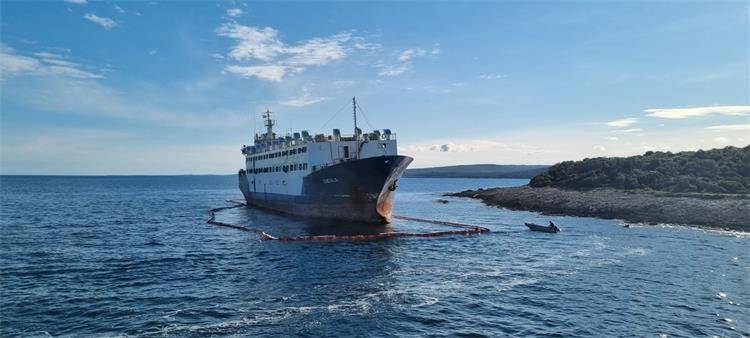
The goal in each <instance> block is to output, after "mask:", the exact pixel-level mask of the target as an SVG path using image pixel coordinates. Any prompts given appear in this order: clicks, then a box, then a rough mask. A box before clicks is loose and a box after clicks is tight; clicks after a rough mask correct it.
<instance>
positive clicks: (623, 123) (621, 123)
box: [607, 117, 638, 128]
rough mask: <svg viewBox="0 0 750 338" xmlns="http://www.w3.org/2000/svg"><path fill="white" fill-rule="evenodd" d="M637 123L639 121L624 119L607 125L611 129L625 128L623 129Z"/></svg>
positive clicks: (629, 118)
mask: <svg viewBox="0 0 750 338" xmlns="http://www.w3.org/2000/svg"><path fill="white" fill-rule="evenodd" d="M636 122H638V119H635V118H632V117H628V118H624V119H619V120H614V121H609V122H607V125H608V126H610V127H617V128H623V127H627V126H630V125H631V124H635V123H636Z"/></svg>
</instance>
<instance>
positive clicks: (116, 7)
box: [114, 5, 125, 13]
mask: <svg viewBox="0 0 750 338" xmlns="http://www.w3.org/2000/svg"><path fill="white" fill-rule="evenodd" d="M114 8H115V10H116V11H117V12H118V13H125V10H124V9H122V7H120V6H118V5H115V7H114Z"/></svg>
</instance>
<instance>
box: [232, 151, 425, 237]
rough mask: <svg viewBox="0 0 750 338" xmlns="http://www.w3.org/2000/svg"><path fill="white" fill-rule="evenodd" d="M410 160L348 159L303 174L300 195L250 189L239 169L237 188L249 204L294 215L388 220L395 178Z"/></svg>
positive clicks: (394, 156)
mask: <svg viewBox="0 0 750 338" xmlns="http://www.w3.org/2000/svg"><path fill="white" fill-rule="evenodd" d="M412 160H413V159H412V158H411V157H408V156H399V155H392V156H379V157H369V158H364V159H359V160H351V161H347V162H343V163H339V164H335V165H331V166H329V167H326V168H323V169H320V170H317V171H315V172H312V173H311V174H309V175H307V176H305V178H304V182H303V187H302V194H301V195H285V194H273V193H264V192H252V191H251V189H250V185H249V183H248V182H249V180H248V178H247V176H246V174H245V173H244V171H241V172H240V174H239V181H240V190H241V191H242V194H243V195H244V196H245V200H246V201H247V203H248V204H249V205H254V206H258V207H262V208H266V209H271V210H275V211H279V212H283V213H288V214H292V215H297V216H305V217H313V218H320V219H331V220H343V221H354V222H363V223H388V222H390V221H391V216H392V210H393V192H394V191H395V190H396V187H397V181H398V179H399V178H400V177H401V175H402V174H403V172H404V171H405V170H406V167H407V166H408V165H409V164H410V163H411V161H412Z"/></svg>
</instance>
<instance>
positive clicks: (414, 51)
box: [398, 48, 427, 61]
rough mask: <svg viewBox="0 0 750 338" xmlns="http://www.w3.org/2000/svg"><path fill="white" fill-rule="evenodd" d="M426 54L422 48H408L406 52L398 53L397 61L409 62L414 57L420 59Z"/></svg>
mask: <svg viewBox="0 0 750 338" xmlns="http://www.w3.org/2000/svg"><path fill="white" fill-rule="evenodd" d="M425 54H427V51H426V50H424V49H422V48H409V49H407V50H404V51H403V52H401V53H399V55H398V60H399V61H409V60H411V59H413V58H415V57H422V56H425Z"/></svg>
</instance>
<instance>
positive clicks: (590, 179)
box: [530, 146, 750, 194]
mask: <svg viewBox="0 0 750 338" xmlns="http://www.w3.org/2000/svg"><path fill="white" fill-rule="evenodd" d="M530 185H531V186H532V187H557V188H562V189H572V190H585V189H593V188H614V189H623V190H654V191H664V192H672V193H721V194H750V146H746V147H744V148H737V147H726V148H723V149H712V150H698V151H685V152H679V153H671V152H652V151H649V152H647V153H645V154H643V155H638V156H631V157H597V158H587V159H584V160H582V161H566V162H561V163H558V164H555V165H553V166H551V167H550V168H549V169H548V170H547V171H545V172H543V173H541V174H539V175H536V176H535V177H534V178H532V180H531V183H530Z"/></svg>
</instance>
